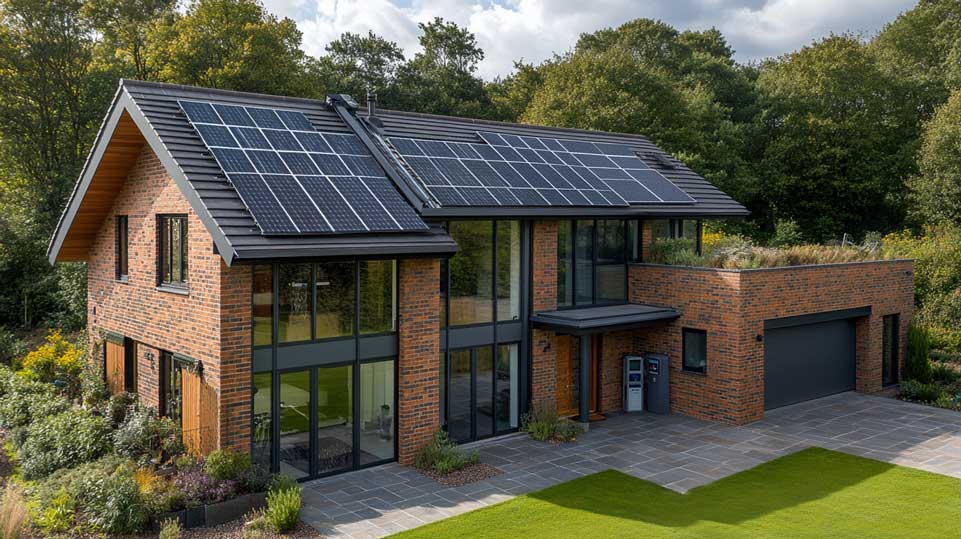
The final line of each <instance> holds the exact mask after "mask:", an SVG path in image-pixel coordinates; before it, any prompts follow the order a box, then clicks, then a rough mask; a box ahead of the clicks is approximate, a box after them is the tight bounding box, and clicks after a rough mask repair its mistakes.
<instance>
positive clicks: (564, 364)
mask: <svg viewBox="0 0 961 539" xmlns="http://www.w3.org/2000/svg"><path fill="white" fill-rule="evenodd" d="M572 341H573V339H571V337H570V336H569V335H558V336H557V337H556V346H557V388H556V391H557V393H556V394H557V413H559V414H560V415H562V416H566V415H571V414H576V413H577V403H576V402H575V401H574V359H573V355H572V354H571V346H573V342H572Z"/></svg>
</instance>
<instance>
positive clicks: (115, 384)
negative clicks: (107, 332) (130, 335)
mask: <svg viewBox="0 0 961 539" xmlns="http://www.w3.org/2000/svg"><path fill="white" fill-rule="evenodd" d="M104 350H105V356H106V363H105V365H104V374H105V375H106V378H107V389H108V390H109V391H110V394H111V395H116V394H117V393H123V391H124V389H125V383H124V380H125V379H126V374H125V373H124V360H125V359H126V355H125V353H124V347H123V345H122V344H118V343H115V342H113V341H106V342H105V343H104Z"/></svg>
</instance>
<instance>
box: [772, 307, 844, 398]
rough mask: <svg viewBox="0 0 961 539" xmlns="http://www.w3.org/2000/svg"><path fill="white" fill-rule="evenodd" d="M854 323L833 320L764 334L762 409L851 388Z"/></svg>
mask: <svg viewBox="0 0 961 539" xmlns="http://www.w3.org/2000/svg"><path fill="white" fill-rule="evenodd" d="M854 382H855V341H854V321H853V320H851V319H847V320H833V321H830V322H819V323H814V324H806V325H799V326H791V327H782V328H777V329H768V330H766V331H765V335H764V408H765V409H766V410H770V409H772V408H778V407H781V406H787V405H788V404H794V403H796V402H801V401H806V400H810V399H816V398H818V397H825V396H827V395H833V394H835V393H841V392H842V391H850V390H852V389H854Z"/></svg>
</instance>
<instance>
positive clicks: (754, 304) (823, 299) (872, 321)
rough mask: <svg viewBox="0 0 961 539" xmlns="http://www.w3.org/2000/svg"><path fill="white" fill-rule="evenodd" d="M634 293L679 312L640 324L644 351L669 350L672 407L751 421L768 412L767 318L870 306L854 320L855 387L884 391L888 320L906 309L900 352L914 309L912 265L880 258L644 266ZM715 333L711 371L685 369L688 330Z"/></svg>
mask: <svg viewBox="0 0 961 539" xmlns="http://www.w3.org/2000/svg"><path fill="white" fill-rule="evenodd" d="M630 298H631V301H632V302H635V303H653V304H660V305H668V306H671V307H675V308H677V309H678V310H679V311H680V312H681V313H682V316H681V318H680V319H679V320H677V321H674V322H671V323H669V324H665V325H663V326H658V327H654V328H648V329H639V330H635V331H634V335H635V338H634V346H635V349H636V351H639V352H665V353H667V354H669V355H670V357H671V388H670V389H671V408H672V410H673V411H675V412H679V413H683V414H687V415H691V416H694V417H698V418H702V419H708V420H713V421H720V422H724V423H733V424H743V423H747V422H750V421H754V420H757V419H760V418H761V417H763V415H764V343H763V340H762V341H758V340H757V339H756V336H757V335H763V334H764V321H765V320H768V319H773V318H783V317H788V316H798V315H805V314H815V313H819V312H828V311H836V310H841V309H849V308H857V307H864V306H871V307H872V312H871V315H870V316H869V317H865V318H863V319H861V320H858V321H857V323H856V338H857V350H858V351H857V389H858V390H859V391H865V392H873V391H877V390H879V389H881V319H882V317H883V316H884V315H887V314H894V313H900V315H901V320H902V324H901V333H902V335H901V341H900V342H901V344H902V351H901V354H900V357H901V358H902V362H903V358H904V355H905V351H906V346H907V339H906V332H907V321H908V320H910V318H911V315H912V313H913V309H914V287H913V263H912V262H911V261H880V262H868V263H854V264H838V265H822V266H800V267H793V268H776V269H769V270H746V271H730V270H714V269H705V268H683V267H670V266H655V265H644V264H636V265H632V266H631V268H630ZM683 327H691V328H696V329H704V330H707V332H708V337H707V346H708V350H707V353H708V372H707V374H697V373H690V372H684V371H682V370H681V365H680V358H681V328H683Z"/></svg>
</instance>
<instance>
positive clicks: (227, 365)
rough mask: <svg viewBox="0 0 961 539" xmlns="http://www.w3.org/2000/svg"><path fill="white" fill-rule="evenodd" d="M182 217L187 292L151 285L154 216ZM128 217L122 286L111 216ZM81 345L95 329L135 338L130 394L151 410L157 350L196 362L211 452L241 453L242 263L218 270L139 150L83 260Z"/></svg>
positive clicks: (148, 154) (199, 228) (247, 294)
mask: <svg viewBox="0 0 961 539" xmlns="http://www.w3.org/2000/svg"><path fill="white" fill-rule="evenodd" d="M163 214H184V215H187V220H188V224H187V226H188V234H189V237H188V277H189V291H188V292H187V293H186V294H177V293H171V292H166V291H161V290H158V289H157V216H158V215H163ZM118 215H126V216H127V217H128V230H129V243H128V258H129V265H128V266H129V267H128V282H126V283H121V282H119V281H117V279H116V269H115V267H116V266H115V263H116V240H115V217H116V216H118ZM87 268H88V272H87V286H88V288H87V309H88V312H87V314H88V328H87V329H88V332H89V335H90V338H91V340H95V339H97V338H98V337H99V335H100V331H101V330H106V331H112V332H116V333H119V334H122V335H124V336H126V337H129V338H131V339H133V340H134V341H136V343H137V345H136V358H137V363H138V364H137V371H138V380H137V392H138V393H139V394H140V396H141V398H142V399H143V402H145V403H146V404H148V405H150V406H154V407H157V406H158V405H159V391H160V380H159V378H160V374H161V373H160V372H159V369H160V350H167V351H170V352H175V353H180V354H184V355H187V356H190V357H192V358H195V359H197V360H199V361H201V362H202V363H203V369H204V371H203V372H204V382H205V383H207V384H208V385H210V386H211V387H212V388H213V389H214V390H215V392H216V393H217V395H218V396H219V397H218V398H219V404H218V406H219V415H220V418H221V420H220V428H219V432H218V433H217V439H218V444H217V445H218V446H219V447H232V448H235V449H240V450H243V451H249V449H250V426H249V425H250V379H251V375H250V372H251V371H250V369H251V365H250V339H251V325H250V324H251V322H250V308H251V307H250V302H251V284H250V279H251V276H250V271H251V270H250V267H249V266H234V267H227V266H226V264H224V262H223V259H222V258H221V257H220V255H219V254H217V253H216V251H215V250H214V247H213V238H212V237H211V236H210V234H209V233H208V232H207V230H206V228H205V227H204V225H203V224H202V223H201V222H200V219H199V217H198V216H197V215H196V213H195V212H194V211H193V209H192V208H191V207H190V204H189V203H188V202H187V200H186V198H185V197H184V196H183V193H182V192H181V191H180V189H179V187H178V186H177V185H176V183H175V182H174V181H173V180H172V179H171V178H170V177H169V176H168V175H167V173H166V170H165V169H164V167H163V165H162V164H161V162H160V160H159V159H158V158H157V156H156V155H155V154H154V153H153V151H151V150H150V148H149V147H147V146H144V149H143V151H142V153H141V155H140V157H139V158H138V159H137V162H136V163H135V164H134V165H133V167H132V168H131V170H130V172H129V173H128V177H127V181H126V183H125V184H124V185H123V187H122V188H121V189H120V191H119V192H118V193H117V197H116V199H115V201H114V205H113V208H112V209H111V211H110V213H109V214H108V215H107V217H106V218H105V219H104V222H103V224H102V225H101V228H100V231H99V233H98V234H97V237H96V239H95V240H94V242H93V244H92V246H91V249H90V252H89V256H88V266H87Z"/></svg>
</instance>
